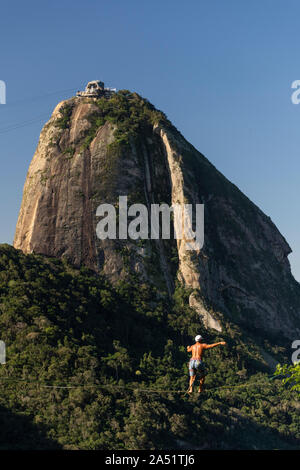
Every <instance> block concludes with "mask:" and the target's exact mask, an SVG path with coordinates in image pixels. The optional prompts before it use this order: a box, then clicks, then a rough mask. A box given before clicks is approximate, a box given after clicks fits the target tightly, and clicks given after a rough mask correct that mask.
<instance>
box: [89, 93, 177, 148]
mask: <svg viewBox="0 0 300 470" xmlns="http://www.w3.org/2000/svg"><path fill="white" fill-rule="evenodd" d="M96 104H97V106H98V108H99V110H98V111H95V113H93V115H92V116H91V118H90V121H91V127H90V129H89V131H88V133H87V135H86V137H85V139H84V143H83V148H87V147H88V146H89V144H90V143H91V141H92V140H93V139H94V137H95V135H96V132H97V130H98V129H99V127H101V126H103V125H104V124H105V123H106V122H110V123H111V124H113V125H114V126H115V127H116V129H115V140H114V142H113V143H112V144H111V147H112V150H114V151H116V150H117V149H118V148H120V147H122V148H124V146H125V147H126V146H128V145H130V141H131V140H132V139H137V137H138V135H140V133H141V132H145V131H146V130H147V128H148V127H149V126H150V125H151V126H153V125H154V124H158V123H160V122H163V123H164V124H165V125H170V122H169V121H168V119H167V118H166V116H165V114H164V113H163V112H161V111H158V110H156V109H155V107H154V106H153V105H152V104H151V103H150V102H149V101H148V100H146V99H145V98H142V97H141V96H139V95H138V94H137V93H131V92H130V91H128V90H120V91H119V92H118V93H116V94H115V95H113V96H112V97H111V98H110V99H107V98H100V99H99V100H97V102H96Z"/></svg>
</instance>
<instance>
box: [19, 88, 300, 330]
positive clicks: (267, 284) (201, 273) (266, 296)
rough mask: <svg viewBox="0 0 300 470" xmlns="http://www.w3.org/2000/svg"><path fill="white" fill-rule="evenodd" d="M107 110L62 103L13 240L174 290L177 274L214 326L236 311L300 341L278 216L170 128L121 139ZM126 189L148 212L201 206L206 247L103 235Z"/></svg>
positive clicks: (296, 294)
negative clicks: (102, 215)
mask: <svg viewBox="0 0 300 470" xmlns="http://www.w3.org/2000/svg"><path fill="white" fill-rule="evenodd" d="M113 99H114V100H116V99H117V97H115V98H113ZM126 99H128V100H130V99H134V100H136V101H137V98H136V95H135V97H134V98H132V97H131V96H130V95H127V98H126ZM139 100H140V101H141V102H143V100H142V99H141V98H139ZM143 103H144V102H143ZM128 112H130V111H128ZM98 114H99V106H98V103H97V100H95V99H93V98H90V99H84V100H83V99H78V98H73V99H71V100H68V101H65V102H62V103H60V104H59V105H58V106H57V107H56V109H55V110H54V112H53V115H52V117H51V119H50V121H49V122H48V123H47V124H46V125H45V127H44V128H43V130H42V132H41V136H40V140H39V144H38V147H37V150H36V153H35V155H34V157H33V160H32V162H31V164H30V167H29V171H28V175H27V179H26V182H25V186H24V194H23V201H22V206H21V210H20V214H19V219H18V223H17V228H16V235H15V240H14V246H15V247H16V248H19V249H21V250H23V251H24V252H26V253H30V252H35V253H43V254H45V255H48V256H54V257H60V258H62V257H66V258H67V259H68V260H69V261H70V262H72V263H73V264H74V265H77V266H78V265H82V264H83V265H86V266H88V267H89V268H91V269H93V270H95V271H97V272H101V273H103V274H105V275H106V276H107V277H108V278H109V279H110V280H111V281H112V282H115V281H117V280H119V279H122V278H125V277H126V276H127V275H128V273H130V272H134V273H136V274H137V275H138V276H139V279H140V280H141V282H145V281H146V282H152V283H154V284H156V285H157V286H158V288H159V289H161V290H162V291H164V290H165V291H166V292H168V294H169V295H171V294H172V292H173V289H174V285H175V281H176V278H178V279H179V281H180V282H182V283H183V284H184V285H185V286H186V287H187V288H188V289H189V290H190V305H191V306H192V307H193V308H194V309H195V310H196V311H197V312H198V314H199V316H200V317H201V319H202V321H203V323H204V325H205V326H206V327H207V328H214V329H216V330H218V331H221V328H222V323H223V320H224V318H227V319H228V318H229V319H230V320H231V321H234V322H238V323H240V324H245V325H247V326H248V327H251V328H252V329H253V330H254V331H260V332H262V331H264V332H265V333H267V334H273V335H274V334H283V335H285V336H286V337H290V338H295V335H297V334H299V333H300V330H299V325H300V286H299V284H298V283H297V282H296V281H295V280H294V278H293V276H292V274H291V271H290V265H289V261H288V258H287V256H288V254H289V253H290V252H291V249H290V247H289V245H288V244H287V242H286V240H285V239H284V238H283V237H282V235H281V234H280V233H279V231H278V230H277V228H276V227H275V225H274V224H273V223H272V221H271V219H270V218H269V217H267V216H266V215H265V214H264V213H263V212H262V211H261V210H260V209H259V208H258V207H257V206H255V205H254V204H253V203H252V202H251V201H250V200H249V199H248V198H247V197H246V196H245V195H244V194H243V193H241V191H240V190H239V189H238V188H237V187H236V186H234V185H233V184H232V183H230V182H229V181H228V180H227V179H226V178H225V177H224V176H223V175H222V174H221V173H220V172H218V170H217V169H216V168H215V167H214V166H213V165H212V164H211V163H210V162H209V161H208V160H207V159H206V158H205V157H204V156H203V155H202V154H200V153H199V152H198V151H197V150H196V149H195V148H194V147H193V146H192V145H191V144H189V143H188V142H187V141H186V140H185V139H184V138H183V137H182V135H181V134H180V133H179V132H178V131H177V130H176V129H175V128H174V127H172V126H171V125H170V124H168V123H166V122H164V121H163V120H162V121H160V120H158V121H157V122H151V120H148V121H147V123H146V124H145V123H143V126H140V127H139V129H138V131H137V132H136V133H135V135H134V137H133V136H132V135H133V134H130V133H129V134H128V135H129V138H128V142H127V145H126V146H122V145H119V146H117V145H115V144H116V142H117V139H116V130H117V129H118V122H116V121H114V120H110V119H105V120H104V121H101V119H100V120H99V121H97V119H96V118H97V116H98ZM120 119H121V118H120ZM95 123H96V124H95ZM124 195H126V196H128V203H129V204H133V203H143V204H145V205H146V206H148V208H150V205H151V204H153V203H157V204H159V203H163V202H164V203H167V204H169V205H171V204H185V203H190V204H193V205H195V204H204V217H205V234H204V246H203V248H202V249H199V250H196V251H195V250H194V251H191V250H187V249H186V248H187V246H186V243H187V242H186V241H185V240H179V239H178V240H174V239H173V240H161V239H159V240H151V241H150V240H143V241H134V240H130V239H128V240H120V239H117V240H99V239H98V238H97V236H96V226H97V223H98V218H97V217H96V210H97V207H98V206H99V204H101V203H104V202H108V203H111V204H114V205H115V207H116V208H117V206H118V198H119V196H124ZM174 253H176V256H174ZM174 259H175V261H174Z"/></svg>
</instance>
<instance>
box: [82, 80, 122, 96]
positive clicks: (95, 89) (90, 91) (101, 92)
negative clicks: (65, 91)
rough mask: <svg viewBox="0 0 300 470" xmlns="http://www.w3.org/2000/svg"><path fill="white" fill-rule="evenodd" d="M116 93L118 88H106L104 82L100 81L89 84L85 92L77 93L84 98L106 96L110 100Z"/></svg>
mask: <svg viewBox="0 0 300 470" xmlns="http://www.w3.org/2000/svg"><path fill="white" fill-rule="evenodd" d="M116 91H117V90H116V88H105V87H104V82H101V81H100V80H93V81H91V82H88V84H87V86H86V87H85V90H84V91H77V93H76V96H78V97H84V98H100V97H102V96H104V97H105V98H110V97H111V96H112V95H113V94H114V93H116Z"/></svg>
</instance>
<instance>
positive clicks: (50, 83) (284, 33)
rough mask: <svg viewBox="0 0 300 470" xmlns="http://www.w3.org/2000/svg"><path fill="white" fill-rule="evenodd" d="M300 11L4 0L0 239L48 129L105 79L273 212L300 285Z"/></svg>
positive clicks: (239, 2)
mask: <svg viewBox="0 0 300 470" xmlns="http://www.w3.org/2000/svg"><path fill="white" fill-rule="evenodd" d="M299 14H300V3H299V2H297V1H293V0H288V1H279V0H272V1H269V0H254V1H251V2H248V1H246V0H226V1H224V0H210V1H209V2H208V1H203V0H187V1H186V2H182V1H178V0H163V1H162V0H160V1H158V0H152V1H151V2H148V1H143V0H139V1H136V0H126V1H124V0H123V1H121V0H110V1H109V2H108V1H105V2H104V1H99V0H98V1H93V0H86V1H85V2H79V1H77V0H72V1H69V0H61V1H56V0H53V1H52V2H40V1H30V0H28V1H26V2H23V1H22V2H21V1H15V2H7V1H2V2H1V17H0V50H1V56H0V64H1V67H0V80H4V81H5V82H6V85H7V104H6V105H0V155H1V174H0V196H1V197H0V212H1V226H0V242H1V243H2V242H7V243H12V241H13V236H14V230H15V224H16V220H17V216H18V211H19V207H20V203H21V198H22V190H23V184H24V181H25V177H26V172H27V169H28V165H29V163H30V160H31V158H32V156H33V153H34V150H35V147H36V145H37V141H38V137H39V133H40V130H41V127H42V126H43V124H44V123H45V122H46V121H47V119H48V118H49V116H50V114H51V112H52V110H53V108H54V107H55V105H56V104H57V102H58V101H60V100H62V99H64V98H68V97H70V96H72V95H73V94H74V91H76V90H78V89H83V87H84V86H85V84H86V82H87V81H89V80H93V79H102V80H104V81H105V83H106V85H107V86H112V87H116V88H118V89H129V90H132V91H137V92H138V93H140V94H141V95H142V96H144V97H147V98H148V99H149V100H150V101H151V102H152V103H153V104H154V105H155V106H156V107H157V108H159V109H161V110H163V111H164V112H165V113H166V114H167V116H168V117H169V119H170V120H171V121H172V122H173V123H174V124H175V126H176V127H177V128H178V129H179V130H180V131H181V132H182V133H183V135H184V136H185V137H186V138H187V139H188V140H189V141H190V142H191V143H192V144H193V145H194V146H195V147H196V148H198V149H199V150H200V151H201V152H202V153H204V154H205V155H206V157H207V158H208V159H209V160H210V161H211V162H212V163H213V164H214V165H215V166H216V167H217V168H218V169H219V170H220V171H221V172H222V173H223V174H224V175H225V176H226V177H227V178H229V179H230V180H231V181H232V182H233V183H235V184H236V185H237V186H238V187H239V188H240V189H241V190H242V191H243V192H244V193H245V194H246V195H247V196H248V197H249V198H250V199H251V200H252V201H253V202H255V203H256V204H257V205H258V206H259V207H260V208H261V209H262V210H263V211H264V212H265V213H266V214H267V215H269V216H270V217H271V218H272V220H273V222H274V223H275V224H276V225H277V227H278V228H279V230H280V231H281V233H282V234H283V235H284V237H285V238H286V240H287V241H288V243H289V244H290V246H291V248H292V250H293V253H292V254H291V255H290V256H289V259H290V262H291V266H292V271H293V273H294V275H295V277H296V279H298V280H300V217H299V215H300V214H299V212H300V211H299V207H298V194H299V174H300V158H299V152H300V132H299V123H300V104H299V105H293V104H292V102H291V94H292V90H291V84H292V82H293V81H294V80H297V79H300V68H299V65H300V64H299V61H300V60H299V54H298V44H299V36H300V29H299ZM30 121H32V122H30ZM23 124H26V125H23ZM21 125H22V126H21ZM9 128H10V130H9ZM12 128H13V129H12Z"/></svg>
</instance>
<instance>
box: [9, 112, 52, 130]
mask: <svg viewBox="0 0 300 470" xmlns="http://www.w3.org/2000/svg"><path fill="white" fill-rule="evenodd" d="M49 114H50V113H49V112H48V113H43V114H40V115H39V116H37V117H35V118H33V119H29V120H26V121H21V122H19V123H16V124H11V125H10V126H7V127H2V128H1V127H0V134H6V133H7V132H11V131H14V130H17V129H20V128H22V127H26V126H30V125H31V124H35V123H36V122H40V121H41V120H43V119H44V118H46V117H47V116H48V117H49Z"/></svg>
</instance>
